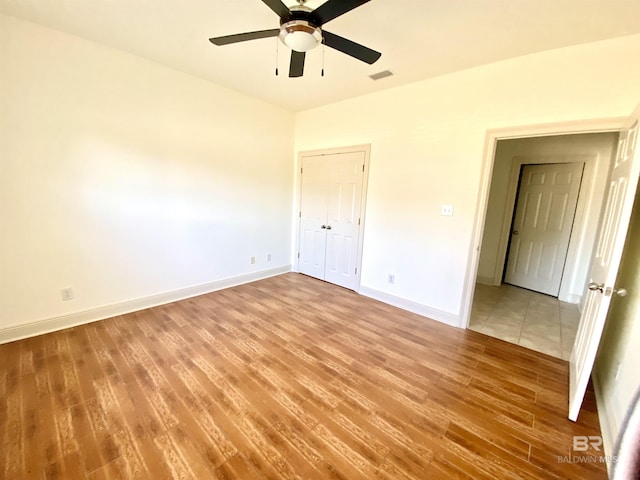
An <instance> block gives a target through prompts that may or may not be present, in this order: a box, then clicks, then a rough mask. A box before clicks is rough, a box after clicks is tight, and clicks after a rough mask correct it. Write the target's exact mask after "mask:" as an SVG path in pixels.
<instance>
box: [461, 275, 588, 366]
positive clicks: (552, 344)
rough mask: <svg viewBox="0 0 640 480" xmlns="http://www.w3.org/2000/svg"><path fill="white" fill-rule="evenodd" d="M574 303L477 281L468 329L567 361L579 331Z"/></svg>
mask: <svg viewBox="0 0 640 480" xmlns="http://www.w3.org/2000/svg"><path fill="white" fill-rule="evenodd" d="M579 320H580V312H579V311H578V307H577V305H573V304H570V303H565V302H561V301H559V300H558V299H557V298H553V297H550V296H548V295H543V294H541V293H536V292H532V291H530V290H525V289H523V288H518V287H514V286H513V285H506V284H502V285H501V286H499V287H493V286H489V285H481V284H476V290H475V295H474V297H473V307H472V309H471V320H470V322H469V328H470V329H471V330H474V331H476V332H480V333H484V334H485V335H489V336H491V337H496V338H500V339H502V340H505V341H507V342H511V343H516V344H518V345H521V346H523V347H526V348H530V349H532V350H536V351H538V352H542V353H546V354H548V355H552V356H554V357H557V358H562V359H563V360H569V357H570V356H571V350H572V348H573V342H574V340H575V337H576V331H577V330H578V322H579Z"/></svg>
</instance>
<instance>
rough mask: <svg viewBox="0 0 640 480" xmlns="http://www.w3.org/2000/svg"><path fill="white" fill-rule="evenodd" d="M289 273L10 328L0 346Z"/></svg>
mask: <svg viewBox="0 0 640 480" xmlns="http://www.w3.org/2000/svg"><path fill="white" fill-rule="evenodd" d="M290 271H291V265H283V266H281V267H275V268H269V269H267V270H260V271H259V272H252V273H247V274H244V275H238V276H236V277H230V278H224V279H222V280H216V281H213V282H208V283H203V284H200V285H194V286H191V287H186V288H181V289H178V290H173V291H171V292H164V293H159V294H156V295H151V296H148V297H143V298H136V299H134V300H128V301H126V302H120V303H114V304H111V305H105V306H103V307H98V308H92V309H90V310H84V311H82V312H76V313H71V314H68V315H62V316H59V317H53V318H46V319H44V320H38V321H35V322H30V323H26V324H23V325H16V326H14V327H9V328H3V329H0V344H3V343H8V342H13V341H15V340H20V339H22V338H27V337H35V336H36V335H42V334H43V333H49V332H54V331H56V330H62V329H64V328H69V327H75V326H76V325H82V324H85V323H91V322H95V321H98V320H104V319H105V318H110V317H114V316H117V315H124V314H126V313H131V312H135V311H138V310H144V309H145V308H151V307H157V306H158V305H164V304H166V303H171V302H176V301H178V300H184V299H186V298H191V297H196V296H198V295H203V294H205V293H211V292H215V291H216V290H222V289H224V288H229V287H235V286H236V285H242V284H244V283H250V282H255V281H256V280H262V279H264V278H269V277H274V276H276V275H281V274H283V273H287V272H290Z"/></svg>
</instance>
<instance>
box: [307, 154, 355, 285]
mask: <svg viewBox="0 0 640 480" xmlns="http://www.w3.org/2000/svg"><path fill="white" fill-rule="evenodd" d="M364 155H365V154H364V152H349V153H336V154H330V155H315V156H307V157H303V161H302V188H301V202H300V204H301V209H300V262H299V270H300V272H301V273H304V274H306V275H310V276H312V277H316V278H320V279H322V280H326V281H328V282H331V283H335V284H336V285H340V286H342V287H345V288H350V289H355V288H357V278H358V276H357V274H358V272H357V259H358V249H359V236H360V227H361V218H360V212H361V207H362V183H363V179H364V161H365V160H364Z"/></svg>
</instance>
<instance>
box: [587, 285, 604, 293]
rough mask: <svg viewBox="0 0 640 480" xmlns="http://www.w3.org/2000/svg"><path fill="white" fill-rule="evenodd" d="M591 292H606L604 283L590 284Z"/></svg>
mask: <svg viewBox="0 0 640 480" xmlns="http://www.w3.org/2000/svg"><path fill="white" fill-rule="evenodd" d="M589 290H591V291H592V292H600V293H602V292H603V291H604V283H596V282H591V283H590V284H589Z"/></svg>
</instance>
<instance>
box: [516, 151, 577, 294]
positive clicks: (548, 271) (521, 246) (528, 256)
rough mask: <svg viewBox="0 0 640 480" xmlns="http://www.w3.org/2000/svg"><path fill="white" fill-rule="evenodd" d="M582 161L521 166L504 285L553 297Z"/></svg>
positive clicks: (565, 255)
mask: <svg viewBox="0 0 640 480" xmlns="http://www.w3.org/2000/svg"><path fill="white" fill-rule="evenodd" d="M583 169H584V163H582V162H575V163H554V164H543V165H524V166H523V167H522V175H521V179H520V187H519V189H518V201H517V205H516V212H515V217H514V220H513V226H512V231H511V244H510V248H509V257H508V259H507V270H506V272H505V282H506V283H510V284H512V285H517V286H519V287H523V288H528V289H529V290H535V291H537V292H541V293H546V294H547V295H553V296H554V297H557V296H558V293H559V291H560V282H561V281H562V272H563V270H564V264H565V260H566V258H567V250H568V248H569V239H570V237H571V229H572V227H573V219H574V216H575V212H576V205H577V203H578V194H579V193H580V183H581V182H582V171H583Z"/></svg>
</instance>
